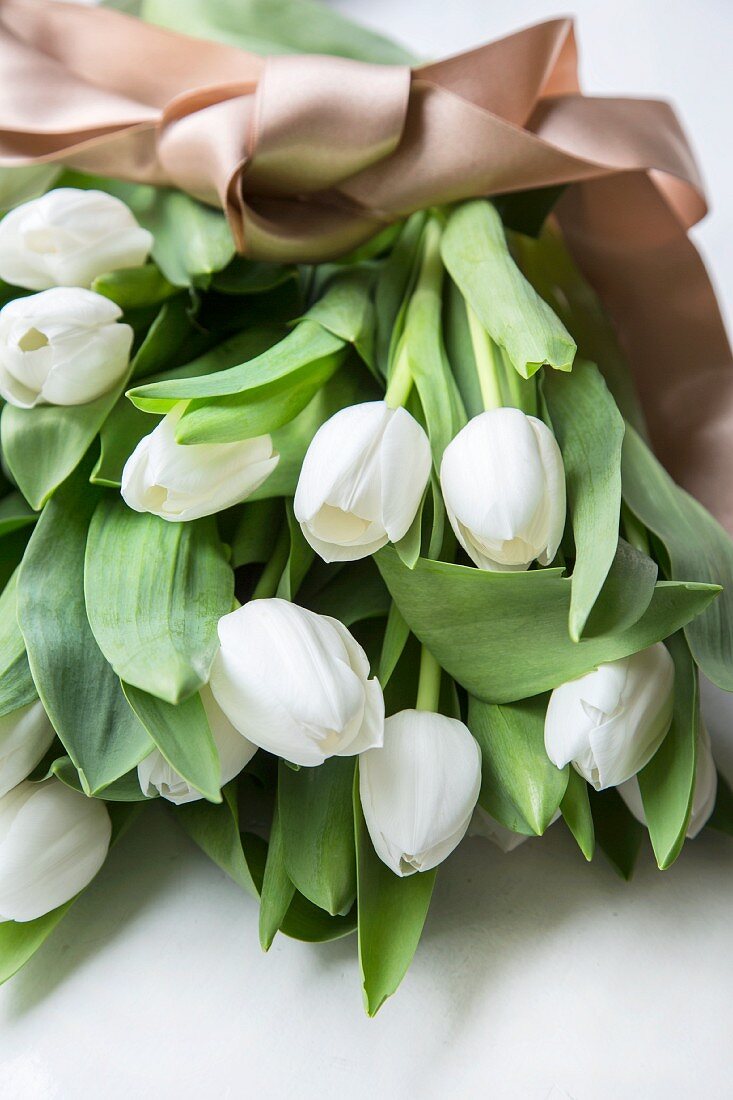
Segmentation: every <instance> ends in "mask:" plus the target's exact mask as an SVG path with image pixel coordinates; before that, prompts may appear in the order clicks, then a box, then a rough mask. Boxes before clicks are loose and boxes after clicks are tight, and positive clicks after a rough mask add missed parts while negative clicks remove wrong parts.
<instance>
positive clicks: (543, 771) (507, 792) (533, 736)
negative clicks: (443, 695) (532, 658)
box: [468, 695, 568, 836]
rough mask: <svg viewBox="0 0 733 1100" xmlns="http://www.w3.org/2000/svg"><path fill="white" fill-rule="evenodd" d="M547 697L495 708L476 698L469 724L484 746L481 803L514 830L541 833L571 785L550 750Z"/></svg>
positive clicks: (482, 747) (471, 704) (470, 709)
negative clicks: (546, 726) (546, 718)
mask: <svg viewBox="0 0 733 1100" xmlns="http://www.w3.org/2000/svg"><path fill="white" fill-rule="evenodd" d="M546 710H547V697H546V696H544V695H541V696H539V697H537V698H535V699H524V700H523V701H522V702H520V703H510V704H509V705H506V706H496V705H494V704H492V703H483V702H481V700H480V699H475V698H471V699H470V700H469V704H468V728H469V729H470V731H471V733H472V734H473V736H474V737H475V738H476V740H477V741H478V743H479V747H480V749H481V793H480V795H479V802H480V803H481V805H482V806H483V808H484V809H485V810H487V811H488V812H489V813H490V814H491V816H492V817H494V818H496V820H497V821H499V822H501V824H502V825H505V826H506V828H507V829H511V830H512V831H513V832H518V833H524V832H526V826H527V825H528V826H529V829H530V831H531V832H532V833H535V834H536V835H537V836H541V835H542V833H544V831H545V829H546V828H547V826H548V825H549V824H550V822H551V821H552V819H553V817H554V815H555V812H556V810H557V808H558V806H559V805H560V802H561V801H562V798H563V795H564V794H565V790H566V788H567V785H568V768H567V767H566V768H563V769H562V770H560V769H559V768H556V767H555V765H554V764H552V763H551V762H550V760H549V759H548V756H547V753H546V752H545V712H546Z"/></svg>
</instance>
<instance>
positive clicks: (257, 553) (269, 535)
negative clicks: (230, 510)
mask: <svg viewBox="0 0 733 1100" xmlns="http://www.w3.org/2000/svg"><path fill="white" fill-rule="evenodd" d="M281 516H282V504H281V501H280V500H279V499H277V498H273V499H270V500H254V501H252V500H248V501H246V502H245V503H244V504H242V505H240V506H239V522H238V523H237V526H236V529H235V531H234V537H233V538H232V567H233V568H234V569H239V567H240V566H242V565H252V564H253V563H254V562H264V561H268V560H269V558H270V556H271V554H272V551H273V548H274V546H275V540H276V539H277V534H278V530H279V524H280V518H281Z"/></svg>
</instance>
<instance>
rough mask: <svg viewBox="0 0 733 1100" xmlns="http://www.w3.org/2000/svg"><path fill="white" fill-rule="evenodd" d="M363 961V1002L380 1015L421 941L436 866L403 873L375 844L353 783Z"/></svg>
mask: <svg viewBox="0 0 733 1100" xmlns="http://www.w3.org/2000/svg"><path fill="white" fill-rule="evenodd" d="M354 825H355V832H356V859H357V869H358V870H357V905H358V912H359V924H358V933H359V966H360V968H361V981H362V990H363V996H364V1007H365V1008H366V1011H367V1013H368V1014H369V1015H370V1016H375V1015H376V1014H377V1012H378V1011H379V1009H380V1008H381V1007H382V1005H383V1004H384V1002H385V1001H386V1000H387V998H388V997H391V996H392V994H393V993H394V992H395V991H396V989H397V987H398V986H399V984H400V982H401V981H402V979H403V978H404V976H405V974H406V973H407V970H408V967H409V965H410V963H411V962H412V959H413V956H414V954H415V951H416V950H417V945H418V943H419V942H420V936H421V935H422V930H423V926H424V924H425V918H426V917H427V915H428V909H429V907H430V899H431V897H432V894H433V886H434V885H435V875H436V871H435V870H432V871H418V872H417V873H416V874H414V875H408V876H407V877H406V878H400V876H399V875H396V874H394V872H393V871H390V869H389V867H387V866H386V865H385V864H384V863H382V861H381V859H380V858H379V856H378V855H377V854H376V852H375V851H374V848H373V847H372V842H371V839H370V837H369V833H368V831H367V827H366V822H365V821H364V814H363V813H362V809H361V801H360V798H359V782H358V774H357V776H356V780H355V783H354Z"/></svg>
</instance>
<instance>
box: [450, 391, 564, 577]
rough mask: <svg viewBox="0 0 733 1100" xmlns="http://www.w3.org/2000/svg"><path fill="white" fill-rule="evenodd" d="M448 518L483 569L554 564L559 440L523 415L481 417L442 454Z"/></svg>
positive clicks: (494, 412)
mask: <svg viewBox="0 0 733 1100" xmlns="http://www.w3.org/2000/svg"><path fill="white" fill-rule="evenodd" d="M440 483H441V486H442V489H443V497H444V499H445V506H446V510H447V512H448V518H449V520H450V522H451V526H452V528H453V530H454V531H455V534H456V538H457V539H458V541H459V542H460V544H461V546H462V547H463V549H464V550H465V551H466V553H467V554H468V556H469V557H470V558H471V560H472V561H474V562H475V563H476V565H477V566H478V567H479V569H492V570H497V571H500V572H503V571H506V572H509V571H516V570H521V569H527V568H528V567H529V566H530V565H531V564H532V562H533V561H534V560H535V559H536V560H537V561H539V563H540V565H549V564H550V562H551V561H552V559H553V558H554V557H555V554H556V553H557V548H558V546H559V545H560V539H561V538H562V533H563V528H564V526H565V470H564V467H563V461H562V455H561V454H560V448H559V447H558V445H557V441H556V440H555V437H554V435H553V434H552V432H551V431H550V430H549V428H547V427H545V425H544V424H543V423H542V421H541V420H537V419H536V417H534V416H526V415H525V413H523V412H521V411H520V410H519V409H511V408H500V409H491V410H489V411H488V412H483V413H480V414H479V415H478V416H475V417H474V418H473V420H471V421H469V423H468V424H466V426H465V428H462V429H461V431H460V432H459V433H458V435H457V436H456V437H455V439H453V440H452V441H451V442H450V443H449V444H448V446H447V447H446V449H445V453H444V455H443V461H442V464H441V467H440Z"/></svg>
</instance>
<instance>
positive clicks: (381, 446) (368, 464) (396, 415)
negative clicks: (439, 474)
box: [293, 401, 431, 562]
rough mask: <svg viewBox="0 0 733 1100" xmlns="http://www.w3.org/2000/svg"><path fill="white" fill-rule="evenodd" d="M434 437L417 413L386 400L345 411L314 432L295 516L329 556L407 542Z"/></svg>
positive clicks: (352, 556) (348, 556)
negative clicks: (431, 440) (426, 429)
mask: <svg viewBox="0 0 733 1100" xmlns="http://www.w3.org/2000/svg"><path fill="white" fill-rule="evenodd" d="M430 462H431V459H430V443H429V442H428V437H427V436H426V434H425V432H424V431H423V429H422V428H421V427H420V425H419V424H418V422H417V421H416V420H415V419H414V417H412V416H410V414H409V413H408V412H407V411H406V410H405V409H402V408H399V409H391V408H390V407H389V405H387V404H386V402H384V401H367V402H365V403H364V404H362V405H351V406H350V407H349V408H346V409H341V410H340V411H339V412H337V413H336V414H335V415H334V416H332V417H331V419H330V420H327V421H326V423H325V424H322V425H321V427H320V428H319V429H318V431H317V432H316V434H315V435H314V436H313V439H312V441H311V444H310V446H309V448H308V451H307V453H306V456H305V459H304V460H303V467H302V469H301V471H300V478H299V480H298V488H297V490H296V492H295V501H294V505H293V507H294V511H295V517H296V519H297V520H298V522H299V523H300V526H301V527H302V529H303V534H304V535H305V537H306V539H307V540H308V542H309V543H310V545H311V546H312V547H313V549H314V550H315V551H316V553H317V554H319V555H320V556H321V557H322V558H323V560H324V561H328V562H331V561H356V560H357V559H358V558H367V557H369V555H370V554H373V553H375V551H377V550H379V549H380V548H381V547H382V546H384V545H385V544H386V543H387V542H399V540H400V539H401V538H402V537H403V536H404V535H406V534H407V532H408V530H409V528H410V525H411V523H412V521H413V520H414V518H415V515H416V513H417V510H418V508H419V507H420V501H421V500H422V496H423V493H424V492H425V486H426V485H427V483H428V478H429V477H430Z"/></svg>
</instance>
